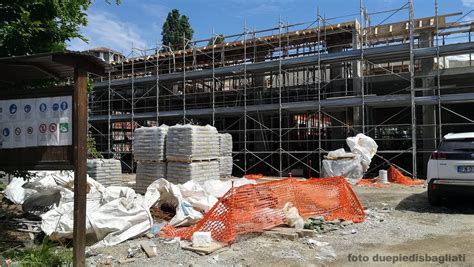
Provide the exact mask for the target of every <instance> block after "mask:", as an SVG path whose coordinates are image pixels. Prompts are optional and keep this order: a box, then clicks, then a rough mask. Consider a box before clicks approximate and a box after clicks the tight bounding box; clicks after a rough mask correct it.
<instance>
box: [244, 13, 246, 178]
mask: <svg viewBox="0 0 474 267" xmlns="http://www.w3.org/2000/svg"><path fill="white" fill-rule="evenodd" d="M244 172H245V173H247V23H246V22H245V23H244Z"/></svg>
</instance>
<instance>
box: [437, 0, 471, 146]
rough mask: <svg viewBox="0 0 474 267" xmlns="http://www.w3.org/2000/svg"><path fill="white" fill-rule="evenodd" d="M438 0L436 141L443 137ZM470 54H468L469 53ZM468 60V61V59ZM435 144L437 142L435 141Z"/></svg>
mask: <svg viewBox="0 0 474 267" xmlns="http://www.w3.org/2000/svg"><path fill="white" fill-rule="evenodd" d="M438 8H439V6H438V0H435V16H436V36H435V38H436V40H435V42H436V79H437V82H436V83H437V89H438V90H437V95H438V140H437V141H438V142H441V140H442V139H443V120H442V116H441V111H442V109H441V75H440V66H439V65H440V64H439V15H438ZM469 55H470V54H469ZM469 62H470V61H469ZM435 144H436V146H437V145H438V143H435Z"/></svg>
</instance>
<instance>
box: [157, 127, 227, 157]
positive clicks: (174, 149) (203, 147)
mask: <svg viewBox="0 0 474 267" xmlns="http://www.w3.org/2000/svg"><path fill="white" fill-rule="evenodd" d="M217 157H219V134H218V132H217V129H216V128H215V127H212V126H209V125H207V126H197V125H189V124H187V125H175V126H172V127H170V128H169V129H168V137H167V139H166V159H167V160H168V161H176V162H192V161H199V160H214V159H217Z"/></svg>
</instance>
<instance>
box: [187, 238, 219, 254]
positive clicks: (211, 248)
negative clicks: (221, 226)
mask: <svg viewBox="0 0 474 267" xmlns="http://www.w3.org/2000/svg"><path fill="white" fill-rule="evenodd" d="M225 246H226V244H224V243H221V242H217V241H212V242H211V245H210V246H209V247H207V248H201V247H192V246H190V245H188V244H184V245H182V246H181V248H182V249H184V250H189V251H193V252H196V253H198V254H204V255H207V254H211V253H212V252H214V251H217V250H219V249H221V248H223V247H225Z"/></svg>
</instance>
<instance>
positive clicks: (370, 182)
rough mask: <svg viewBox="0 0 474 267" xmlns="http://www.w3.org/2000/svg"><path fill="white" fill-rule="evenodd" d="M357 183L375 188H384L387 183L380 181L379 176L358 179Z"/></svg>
mask: <svg viewBox="0 0 474 267" xmlns="http://www.w3.org/2000/svg"><path fill="white" fill-rule="evenodd" d="M357 185H359V186H365V187H375V188H385V187H387V186H388V185H386V184H382V183H380V178H379V177H375V178H369V179H362V180H360V181H359V182H358V183H357Z"/></svg>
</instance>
